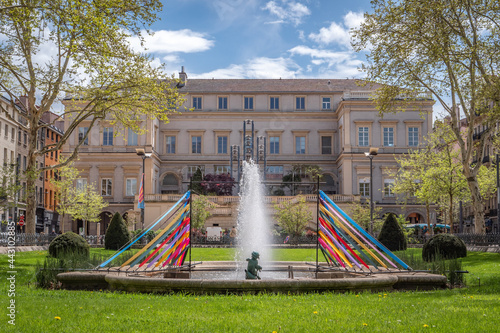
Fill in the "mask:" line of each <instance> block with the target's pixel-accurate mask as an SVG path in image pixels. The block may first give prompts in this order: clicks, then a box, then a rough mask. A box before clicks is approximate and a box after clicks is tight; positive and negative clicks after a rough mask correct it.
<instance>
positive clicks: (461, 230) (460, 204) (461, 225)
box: [458, 200, 464, 233]
mask: <svg viewBox="0 0 500 333" xmlns="http://www.w3.org/2000/svg"><path fill="white" fill-rule="evenodd" d="M458 206H459V209H460V212H459V213H460V214H459V215H460V228H459V231H458V232H459V233H462V232H464V211H463V209H462V200H460V202H459V203H458Z"/></svg>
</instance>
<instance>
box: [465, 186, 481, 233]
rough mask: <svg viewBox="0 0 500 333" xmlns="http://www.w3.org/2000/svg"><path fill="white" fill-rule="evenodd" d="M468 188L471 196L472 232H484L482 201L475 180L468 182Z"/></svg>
mask: <svg viewBox="0 0 500 333" xmlns="http://www.w3.org/2000/svg"><path fill="white" fill-rule="evenodd" d="M468 184H469V189H470V192H471V197H472V208H473V210H474V232H475V233H476V234H484V233H485V229H484V203H483V200H482V197H481V193H480V192H479V188H478V186H477V182H476V181H474V182H469V183H468Z"/></svg>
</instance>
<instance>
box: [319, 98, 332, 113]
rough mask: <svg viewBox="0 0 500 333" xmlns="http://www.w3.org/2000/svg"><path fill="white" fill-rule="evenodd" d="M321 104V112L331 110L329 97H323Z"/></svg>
mask: <svg viewBox="0 0 500 333" xmlns="http://www.w3.org/2000/svg"><path fill="white" fill-rule="evenodd" d="M321 100H322V103H321V109H323V110H330V109H331V105H332V103H331V98H330V97H323V98H322V99H321Z"/></svg>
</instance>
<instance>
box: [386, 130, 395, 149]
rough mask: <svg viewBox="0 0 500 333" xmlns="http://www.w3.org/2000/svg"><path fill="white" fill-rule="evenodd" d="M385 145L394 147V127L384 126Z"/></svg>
mask: <svg viewBox="0 0 500 333" xmlns="http://www.w3.org/2000/svg"><path fill="white" fill-rule="evenodd" d="M384 147H394V128H392V127H384Z"/></svg>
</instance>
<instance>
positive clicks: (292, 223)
mask: <svg viewBox="0 0 500 333" xmlns="http://www.w3.org/2000/svg"><path fill="white" fill-rule="evenodd" d="M274 210H275V212H276V215H275V218H276V221H277V222H278V225H279V226H280V227H281V228H283V230H285V232H287V233H288V234H291V235H293V236H300V235H301V234H302V232H303V231H304V230H305V228H306V227H307V224H308V223H309V221H311V220H312V213H311V211H310V210H309V208H308V207H307V204H306V199H305V197H303V196H297V200H289V201H285V202H282V203H281V204H280V205H274Z"/></svg>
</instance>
